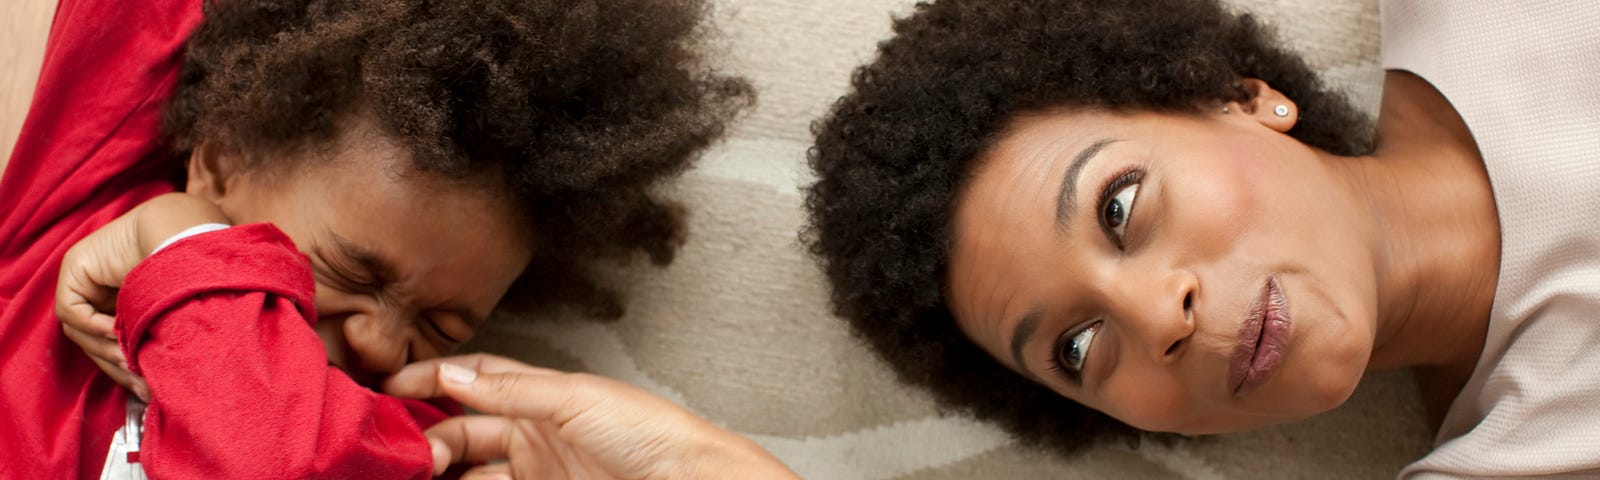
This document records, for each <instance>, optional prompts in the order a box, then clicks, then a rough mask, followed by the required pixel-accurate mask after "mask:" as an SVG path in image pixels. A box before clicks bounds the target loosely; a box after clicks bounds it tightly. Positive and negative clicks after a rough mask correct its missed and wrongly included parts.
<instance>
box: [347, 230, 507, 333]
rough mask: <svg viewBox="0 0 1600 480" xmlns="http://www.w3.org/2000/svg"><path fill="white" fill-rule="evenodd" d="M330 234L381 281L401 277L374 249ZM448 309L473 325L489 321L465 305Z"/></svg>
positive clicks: (391, 263)
mask: <svg viewBox="0 0 1600 480" xmlns="http://www.w3.org/2000/svg"><path fill="white" fill-rule="evenodd" d="M328 235H329V236H330V237H333V244H334V246H336V247H338V248H339V253H340V254H341V255H344V256H346V257H350V260H351V261H354V262H356V264H358V265H360V266H361V268H364V269H366V270H367V271H369V272H372V274H373V275H374V276H376V277H378V282H379V283H389V282H393V281H394V280H395V279H396V278H398V277H399V274H397V273H396V272H398V271H399V270H398V269H396V268H395V267H394V263H393V262H390V261H389V260H388V259H386V258H383V257H381V256H379V255H378V254H377V253H374V252H373V251H372V250H368V249H366V248H364V247H362V246H360V245H356V243H355V242H352V241H350V239H347V238H344V237H343V236H340V235H339V234H338V233H336V232H333V231H329V232H328ZM447 311H449V312H450V313H451V314H454V315H455V316H457V317H461V319H462V320H466V321H467V323H468V324H469V325H472V326H480V325H483V324H484V322H488V321H489V317H488V315H483V314H479V313H477V312H473V311H472V309H470V308H467V307H464V306H457V307H452V308H449V309H448V310H447Z"/></svg>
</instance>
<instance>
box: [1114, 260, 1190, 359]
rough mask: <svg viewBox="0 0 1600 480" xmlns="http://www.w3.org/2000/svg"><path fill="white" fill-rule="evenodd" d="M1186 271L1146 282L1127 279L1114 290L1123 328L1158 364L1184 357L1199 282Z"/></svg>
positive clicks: (1188, 341)
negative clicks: (1142, 284)
mask: <svg viewBox="0 0 1600 480" xmlns="http://www.w3.org/2000/svg"><path fill="white" fill-rule="evenodd" d="M1193 279H1194V277H1193V276H1192V275H1188V274H1173V275H1168V276H1166V278H1162V279H1159V280H1158V281H1152V282H1149V283H1145V284H1144V286H1143V288H1141V285H1140V283H1141V282H1127V283H1126V284H1124V285H1123V287H1122V288H1119V289H1117V293H1116V294H1115V295H1116V299H1115V300H1114V301H1115V302H1116V303H1117V304H1118V305H1119V307H1118V308H1116V309H1115V310H1117V311H1118V313H1120V315H1117V316H1118V317H1120V318H1119V319H1120V320H1121V322H1122V324H1123V325H1122V327H1123V328H1124V329H1125V330H1126V331H1127V332H1128V333H1129V335H1130V336H1131V337H1132V338H1133V339H1134V340H1135V341H1137V342H1138V344H1139V346H1140V347H1142V350H1144V351H1148V352H1149V354H1150V357H1151V358H1153V359H1155V360H1156V361H1157V362H1158V363H1162V364H1167V363H1172V362H1175V361H1177V359H1178V358H1180V357H1182V356H1183V353H1184V351H1185V350H1186V349H1187V347H1188V345H1189V343H1190V340H1191V339H1192V337H1193V336H1194V332H1195V322H1194V299H1195V294H1196V293H1197V292H1198V290H1199V289H1198V283H1197V282H1195V281H1194V280H1193Z"/></svg>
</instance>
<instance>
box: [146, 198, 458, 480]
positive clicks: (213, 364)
mask: <svg viewBox="0 0 1600 480" xmlns="http://www.w3.org/2000/svg"><path fill="white" fill-rule="evenodd" d="M308 262H309V260H307V259H306V258H305V256H304V255H302V254H300V252H299V251H298V250H295V247H294V244H293V243H292V242H291V241H290V240H289V238H288V237H285V236H284V235H283V234H282V233H280V232H279V231H278V229H277V228H274V227H273V226H271V225H267V224H255V225H249V226H242V227H234V228H230V229H226V230H221V231H218V232H214V233H207V234H202V235H197V236H195V237H191V238H187V239H184V240H181V241H179V242H177V243H175V244H173V245H171V246H168V247H167V248H165V249H162V250H161V251H160V252H159V253H157V254H155V255H152V256H151V257H150V258H148V259H145V261H144V262H142V263H140V264H139V266H138V267H136V268H134V269H133V272H131V273H129V274H128V278H127V282H126V283H124V285H123V287H122V293H121V295H120V297H119V298H118V300H117V336H118V338H119V341H120V342H119V343H121V345H122V349H123V352H124V353H126V354H127V357H128V363H129V365H130V367H131V368H132V369H133V371H135V372H137V373H140V374H142V375H144V377H145V379H146V380H148V381H149V382H150V390H151V391H152V392H154V393H153V395H154V399H152V401H151V402H150V408H149V410H148V411H147V412H146V414H145V436H144V443H143V448H142V449H141V452H140V456H139V458H140V459H141V460H142V461H143V462H144V466H145V472H146V473H149V474H150V475H151V476H152V477H156V478H312V477H315V478H422V479H426V478H429V477H431V476H432V468H433V462H432V457H431V456H430V454H429V450H428V442H427V440H426V439H424V438H423V437H422V430H421V428H420V427H419V426H418V425H417V423H416V422H414V421H413V420H412V419H411V416H410V414H408V413H407V410H406V406H405V405H404V404H403V403H402V402H401V401H400V400H398V399H395V398H393V397H388V396H384V395H380V394H377V393H374V392H372V391H371V390H367V389H366V388H364V387H362V386H360V385H357V384H356V383H355V382H354V381H352V380H351V379H350V377H348V376H346V375H345V374H344V373H342V372H340V371H339V370H338V369H336V368H334V367H331V366H329V365H328V357H327V353H326V352H325V351H324V347H323V344H322V340H321V339H320V338H318V337H317V335H316V333H314V332H313V331H312V330H311V328H310V325H311V322H310V321H309V320H307V319H315V318H316V312H315V310H314V308H313V306H312V298H313V294H314V288H315V285H314V284H313V283H312V281H311V270H310V264H309V263H308ZM239 272H250V274H248V275H241V274H240V273H239ZM173 392H177V394H174V393H173ZM269 473H270V475H269Z"/></svg>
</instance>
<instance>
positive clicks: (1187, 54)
mask: <svg viewBox="0 0 1600 480" xmlns="http://www.w3.org/2000/svg"><path fill="white" fill-rule="evenodd" d="M894 31H895V36H894V37H893V38H891V39H889V40H887V41H884V42H883V43H881V44H879V47H878V57H877V59H875V60H874V61H873V62H872V63H871V64H868V65H866V66H863V67H861V68H859V69H857V70H856V71H855V74H854V77H853V78H852V83H851V84H852V89H853V91H852V92H851V93H850V94H849V95H847V96H845V97H844V98H842V99H840V100H839V101H838V102H837V103H836V104H835V105H834V106H833V110H832V112H831V114H829V116H827V117H826V118H824V119H823V120H821V121H820V122H819V123H817V124H816V125H814V126H813V133H814V134H815V135H816V145H815V147H814V148H813V149H812V151H811V153H810V164H811V168H812V169H813V170H814V171H815V172H816V174H817V177H818V180H817V182H816V183H815V184H813V185H811V186H810V187H809V188H808V189H807V192H806V206H807V208H808V209H809V211H810V220H809V223H808V225H807V227H806V230H805V232H803V234H802V235H803V236H804V237H805V240H806V241H807V242H808V243H809V244H810V249H811V252H812V254H814V255H816V256H817V257H819V259H820V261H821V262H822V264H823V267H824V270H825V271H826V274H827V277H828V279H829V280H830V282H831V283H832V286H833V295H832V300H833V305H834V309H835V312H836V313H837V314H839V315H840V316H842V317H844V318H845V319H847V320H848V321H849V323H850V325H851V327H852V328H853V330H854V332H855V333H856V335H857V336H858V337H860V338H862V339H864V340H865V341H866V342H867V343H868V344H870V345H871V346H872V347H873V348H874V349H875V350H876V351H877V353H878V355H879V356H880V357H881V358H882V359H884V360H885V361H886V362H888V363H889V364H890V365H891V366H892V368H894V369H895V371H896V372H897V373H898V375H899V377H900V378H901V379H902V380H903V381H906V382H909V383H912V384H916V385H920V386H923V387H926V388H927V389H929V390H930V391H932V392H933V394H934V396H935V397H936V398H937V399H938V401H939V402H940V404H941V405H944V406H945V407H946V408H951V409H953V410H956V411H959V412H963V413H968V414H971V415H974V416H976V417H978V418H981V419H985V420H989V421H994V422H997V423H999V424H1000V425H1001V426H1003V427H1004V428H1005V429H1007V430H1008V431H1010V432H1012V433H1013V434H1014V435H1016V436H1017V437H1019V438H1021V439H1023V440H1026V441H1030V442H1032V443H1035V444H1040V445H1044V446H1047V447H1051V448H1053V449H1056V450H1058V451H1062V452H1075V451H1078V450H1080V449H1081V448H1082V447H1083V446H1085V445H1088V444H1090V443H1094V442H1095V441H1097V440H1103V439H1106V438H1107V437H1112V438H1116V437H1120V438H1123V439H1125V440H1128V441H1137V440H1138V438H1139V437H1140V436H1139V435H1138V434H1136V433H1135V432H1133V430H1132V429H1131V428H1129V427H1127V426H1125V425H1123V424H1121V423H1120V422H1117V421H1116V420H1114V419H1111V418H1109V417H1107V416H1105V415H1103V414H1100V413H1098V412H1095V411H1093V410H1090V409H1088V408H1085V407H1083V406H1081V405H1078V404H1077V403H1074V402H1072V401H1071V400H1068V399H1066V398H1064V397H1061V396H1060V395H1057V394H1056V393H1055V392H1053V391H1051V390H1049V389H1047V388H1045V387H1043V386H1040V385H1037V384H1034V383H1033V382H1030V381H1028V380H1026V379H1024V378H1023V377H1022V376H1020V375H1018V374H1016V373H1013V372H1012V371H1010V370H1008V369H1006V368H1005V367H1003V366H1002V365H1001V364H1000V363H999V362H997V361H995V360H994V359H992V358H991V357H990V356H989V355H988V354H987V353H985V352H984V351H983V350H981V349H980V348H979V347H977V346H976V345H975V344H974V343H973V342H972V341H970V340H968V339H967V338H966V337H965V336H964V335H963V334H962V332H961V331H960V330H959V328H958V327H957V326H956V322H955V319H954V317H953V316H952V314H951V312H950V311H949V310H948V309H947V308H946V305H945V291H944V287H945V283H946V261H947V259H948V255H949V252H950V245H951V241H952V236H951V228H952V226H951V214H952V211H953V210H954V208H955V203H956V199H957V196H958V195H959V194H960V193H961V189H962V187H963V184H964V182H965V180H966V179H967V178H968V176H969V175H970V173H971V172H972V170H973V166H974V161H976V159H978V158H980V157H981V156H982V154H983V153H984V152H985V151H986V150H987V149H989V148H990V147H991V146H992V145H993V144H994V142H996V141H997V140H998V139H997V138H996V137H997V136H999V135H1000V134H1001V133H1002V132H1003V131H1004V129H1005V128H1007V127H1008V126H1009V122H1011V121H1012V120H1013V119H1015V118H1016V117H1018V116H1019V115H1022V114H1027V113H1035V112H1042V111H1048V110H1055V109H1063V108H1065V109H1087V108H1096V109H1104V110H1110V111H1133V110H1141V111H1153V112H1167V113H1176V114H1190V113H1194V112H1199V111H1201V110H1202V109H1205V108H1220V106H1221V105H1223V104H1224V103H1226V102H1229V101H1237V100H1246V99H1247V97H1248V96H1249V93H1248V92H1247V91H1246V90H1244V89H1243V88H1242V87H1241V86H1240V85H1239V80H1240V79H1241V78H1259V79H1262V80H1265V81H1266V82H1267V83H1268V84H1270V85H1271V86H1272V87H1274V88H1276V89H1278V90H1279V91H1281V92H1283V93H1284V94H1285V95H1287V96H1288V97H1289V98H1290V99H1292V100H1294V101H1295V102H1296V103H1297V104H1298V106H1299V109H1300V116H1299V121H1298V123H1297V124H1296V125H1295V127H1294V129H1292V130H1290V131H1289V135H1292V136H1294V137H1295V138H1297V139H1299V140H1300V141H1302V142H1305V143H1306V144H1308V145H1312V146H1315V147H1318V148H1321V149H1323V150H1327V151H1329V152H1333V153H1336V154H1345V155H1353V154H1360V153H1363V152H1366V151H1368V150H1370V144H1371V131H1372V128H1371V126H1370V125H1371V124H1370V121H1369V120H1368V119H1367V118H1366V116H1365V115H1363V114H1362V113H1360V112H1359V111H1357V110H1356V109H1355V108H1354V107H1352V106H1351V105H1350V104H1349V102H1348V101H1347V100H1346V99H1345V97H1344V96H1343V95H1341V94H1339V93H1335V92H1332V91H1330V90H1329V89H1328V88H1327V87H1326V86H1324V85H1323V84H1322V82H1321V81H1320V80H1319V79H1318V77H1317V75H1316V74H1315V73H1314V72H1312V70H1311V69H1310V68H1309V67H1307V66H1306V64H1305V63H1304V62H1303V61H1301V60H1300V58H1299V57H1297V56H1296V55H1295V54H1294V53H1292V52H1289V51H1287V50H1285V49H1284V48H1283V47H1282V46H1281V45H1279V43H1278V41H1277V40H1276V39H1275V38H1274V37H1273V35H1272V34H1271V32H1270V31H1269V30H1268V28H1266V27H1264V26H1263V25H1262V24H1261V23H1259V22H1258V21H1256V19H1254V18H1252V17H1251V16H1250V15H1240V14H1235V13H1233V12H1231V11H1229V10H1227V9H1225V8H1224V7H1223V6H1222V5H1221V4H1219V3H1218V2H1217V1H1215V0H940V1H937V2H933V3H921V4H918V5H917V7H916V10H915V12H914V13H913V14H912V15H910V16H909V17H906V18H902V19H898V20H896V21H895V23H894Z"/></svg>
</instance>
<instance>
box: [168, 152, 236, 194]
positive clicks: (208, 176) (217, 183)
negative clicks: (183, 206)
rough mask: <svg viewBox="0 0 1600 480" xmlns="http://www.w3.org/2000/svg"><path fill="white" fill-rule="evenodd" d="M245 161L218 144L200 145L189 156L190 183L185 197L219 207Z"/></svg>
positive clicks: (185, 191)
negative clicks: (205, 201) (195, 198)
mask: <svg viewBox="0 0 1600 480" xmlns="http://www.w3.org/2000/svg"><path fill="white" fill-rule="evenodd" d="M243 164H244V159H243V158H241V157H240V156H239V154H238V152H236V151H234V150H232V149H227V148H224V147H222V146H220V145H218V144H217V143H215V142H201V143H200V144H199V145H197V146H195V147H194V151H193V152H190V153H189V182H188V184H186V185H184V188H183V191H184V193H188V194H190V195H194V196H197V197H200V198H204V199H206V200H207V201H210V202H211V203H220V202H221V201H222V198H223V197H224V196H226V195H227V194H228V192H229V190H230V189H231V188H232V187H233V185H234V182H236V181H237V180H236V179H237V178H238V173H239V170H240V169H242V168H243V167H244V165H243Z"/></svg>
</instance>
